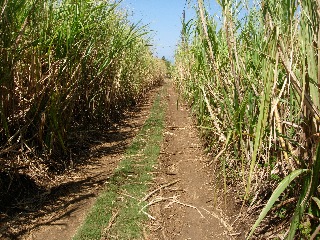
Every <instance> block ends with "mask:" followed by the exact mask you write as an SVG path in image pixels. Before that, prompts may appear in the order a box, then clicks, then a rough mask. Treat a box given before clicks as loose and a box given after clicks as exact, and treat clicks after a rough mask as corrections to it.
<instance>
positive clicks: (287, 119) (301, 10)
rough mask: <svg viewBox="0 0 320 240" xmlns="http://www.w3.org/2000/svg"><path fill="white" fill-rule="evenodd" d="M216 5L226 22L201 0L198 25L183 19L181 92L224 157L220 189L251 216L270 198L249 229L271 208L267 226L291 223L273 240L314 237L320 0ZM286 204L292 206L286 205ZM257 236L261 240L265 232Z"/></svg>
mask: <svg viewBox="0 0 320 240" xmlns="http://www.w3.org/2000/svg"><path fill="white" fill-rule="evenodd" d="M217 2H218V3H219V4H220V6H221V9H222V19H221V21H220V22H217V21H216V20H215V18H214V17H213V16H211V15H210V14H209V8H208V7H205V3H206V2H204V1H203V0H198V1H197V6H196V7H195V9H196V18H195V19H193V20H191V21H189V22H185V21H183V31H182V34H183V36H182V41H181V43H180V45H179V48H178V50H177V52H176V61H175V63H176V68H175V74H174V78H175V82H176V85H177V86H178V87H179V89H180V91H181V93H182V94H183V95H184V97H185V98H186V99H187V100H188V101H189V103H190V104H191V105H192V108H193V111H194V113H195V114H196V116H197V118H198V123H199V125H200V126H201V129H202V131H203V134H204V136H205V138H206V139H207V142H208V146H209V148H210V149H211V151H213V152H214V153H215V154H216V155H217V156H218V158H217V161H218V162H220V163H221V174H220V175H221V177H222V178H223V179H224V180H223V181H224V182H229V183H231V181H232V182H233V183H235V182H236V183H237V184H238V189H239V195H240V196H242V199H243V200H244V202H245V203H247V204H248V205H250V207H251V208H254V209H257V207H258V206H259V205H260V206H261V201H265V200H263V199H269V198H270V200H269V202H268V204H267V205H266V207H265V208H264V209H263V210H262V213H261V215H260V218H259V219H258V221H257V222H256V224H255V225H254V228H253V231H254V229H255V228H256V227H257V226H258V225H259V223H261V220H262V219H263V218H264V216H266V214H267V212H268V211H269V210H271V209H272V212H269V213H268V214H271V215H274V216H270V217H269V220H270V219H273V220H274V223H275V224H277V221H278V220H277V216H279V211H280V210H281V209H283V208H285V210H286V211H283V210H282V211H281V212H282V214H280V215H281V218H283V217H285V218H286V219H287V220H288V221H287V223H285V225H284V226H285V227H286V228H285V229H283V230H282V231H279V232H275V233H273V234H274V235H273V236H274V237H275V238H276V237H280V238H281V239H283V237H287V238H288V239H293V238H294V237H298V238H306V237H308V236H307V235H308V234H309V233H311V235H313V236H315V235H317V233H318V232H319V228H317V226H318V225H319V222H320V211H319V205H317V201H316V200H315V199H318V198H319V191H318V190H317V188H318V184H319V165H320V157H319V154H320V153H319V150H320V146H319V121H320V111H319V110H320V108H319V107H320V100H319V99H320V98H319V95H320V88H319V84H320V51H319V48H320V46H319V45H320V30H319V22H320V14H319V9H320V5H319V1H315V0H307V1H287V0H270V1H257V2H256V3H255V4H256V5H254V3H252V1H235V0H225V1H217ZM249 2H250V3H249ZM249 6H250V7H249ZM317 149H318V150H317ZM291 177H292V178H291ZM293 178H294V179H293ZM282 179H283V180H282ZM279 182H280V183H279ZM289 183H290V184H289ZM278 184H279V185H278ZM277 185H278V187H276V186H277ZM240 189H242V190H240ZM272 192H273V194H272ZM312 197H313V198H312ZM289 199H293V202H294V203H295V206H296V207H295V208H294V207H293V206H294V204H286V200H289ZM287 202H291V203H292V200H291V201H287ZM281 203H283V204H281ZM278 205H279V206H281V207H280V209H277V206H278ZM260 209H261V208H260ZM277 211H278V212H277ZM272 213H273V214H272ZM284 215H285V216H284ZM279 222H280V221H279ZM306 228H309V229H306ZM268 229H269V230H270V227H269V228H268ZM253 231H252V233H253ZM256 231H258V232H259V231H260V232H259V234H260V235H259V236H260V237H261V234H262V233H263V228H261V229H260V230H258V229H257V230H256ZM306 233H308V234H306ZM309 235H310V234H309ZM309 237H310V236H309Z"/></svg>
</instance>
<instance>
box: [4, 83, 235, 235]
mask: <svg viewBox="0 0 320 240" xmlns="http://www.w3.org/2000/svg"><path fill="white" fill-rule="evenodd" d="M165 85H166V86H165V87H166V88H167V91H168V95H167V99H166V100H167V103H168V109H167V116H166V130H165V132H164V142H163V146H162V152H161V156H160V159H159V165H158V169H157V173H156V174H155V176H156V178H155V185H154V186H153V188H155V189H156V188H158V187H160V186H163V185H166V184H168V183H173V184H172V185H170V186H167V187H161V190H160V191H157V192H156V193H155V194H152V196H151V197H150V198H149V199H148V201H150V202H151V201H153V200H154V201H158V203H156V204H152V205H151V209H150V210H151V216H153V217H154V218H155V220H154V221H151V222H150V224H149V226H147V227H146V228H148V229H149V230H148V231H147V232H145V234H144V235H145V239H147V240H148V239H149V240H156V239H163V240H167V239H168V240H169V239H170V240H175V239H176V240H180V239H181V240H186V239H192V240H193V239H195V240H198V239H201V240H205V239H217V240H219V239H233V238H232V236H231V235H230V233H232V228H231V227H230V225H229V224H228V223H227V221H225V220H224V217H223V216H222V215H221V214H220V212H218V211H217V210H216V208H215V207H214V196H215V191H214V183H213V176H212V174H213V173H212V172H209V169H208V168H207V167H205V164H206V163H207V161H208V159H207V158H206V155H205V154H204V151H203V147H202V144H201V141H200V138H199V136H198V132H197V129H196V128H195V126H194V124H193V121H192V118H191V115H190V112H189V110H188V107H187V106H186V105H183V104H179V106H178V108H177V94H176V92H175V91H174V88H173V86H172V84H171V83H170V82H167V83H166V84H165ZM151 95H152V96H151V97H150V98H149V101H147V102H146V103H145V104H143V105H142V106H140V110H139V111H135V112H128V113H127V115H126V117H125V119H126V120H125V121H123V122H122V123H120V124H119V125H115V126H114V127H113V128H112V129H110V130H108V131H106V132H105V133H103V134H102V135H101V136H100V138H99V139H95V140H94V142H97V144H96V145H94V146H93V147H92V149H90V154H89V155H90V161H89V164H86V165H83V166H78V168H77V171H75V172H70V174H69V175H68V176H60V177H61V180H60V183H59V185H58V186H57V187H56V188H53V190H52V191H50V192H49V193H46V194H47V195H46V198H47V199H53V200H48V201H44V204H42V205H41V206H40V207H39V208H38V209H37V210H36V212H35V213H31V214H30V213H28V214H25V215H19V216H17V217H16V219H15V220H12V221H9V222H8V228H10V231H11V232H13V233H15V234H14V235H11V237H9V238H7V239H23V240H43V239H48V240H49V239H50V240H68V239H72V236H73V235H74V234H75V233H76V231H77V228H78V227H79V226H80V224H81V223H82V221H83V220H84V217H85V215H86V213H87V212H88V210H89V209H90V207H91V206H92V204H93V202H94V200H95V198H96V196H97V194H98V193H99V191H100V190H101V189H102V187H103V185H104V183H105V182H106V181H107V179H108V177H109V176H110V175H111V174H112V172H113V171H114V169H115V168H116V166H117V164H118V163H119V161H120V160H121V157H122V154H123V153H124V150H125V149H126V147H127V146H128V144H129V143H130V142H131V140H132V139H133V137H134V136H135V133H136V132H137V131H138V130H139V128H140V127H141V126H142V124H143V123H144V121H145V120H146V118H147V117H148V113H149V111H150V107H151V102H152V100H153V96H155V93H153V94H151ZM0 227H1V226H0ZM0 239H5V238H1V236H0Z"/></svg>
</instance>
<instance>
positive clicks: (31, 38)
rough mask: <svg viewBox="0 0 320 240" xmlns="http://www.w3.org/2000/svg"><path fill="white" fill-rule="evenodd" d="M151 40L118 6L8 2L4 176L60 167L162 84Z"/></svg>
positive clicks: (2, 27)
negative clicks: (84, 137)
mask: <svg viewBox="0 0 320 240" xmlns="http://www.w3.org/2000/svg"><path fill="white" fill-rule="evenodd" d="M148 33H149V32H148V29H147V28H146V27H144V26H140V25H134V24H131V23H130V22H129V20H128V17H127V14H126V12H125V11H124V10H122V9H120V8H119V7H118V3H117V2H116V1H111V0H106V1H100V0H93V1H87V0H84V1H82V0H81V1H80V0H35V1H34V0H15V1H6V0H5V1H0V172H7V173H12V172H16V170H17V169H29V168H32V164H33V163H34V162H35V161H34V160H35V159H38V162H40V161H45V162H49V163H50V165H54V164H55V162H54V160H53V158H59V159H61V157H60V156H61V155H64V156H69V154H70V152H69V145H68V144H69V143H68V138H69V137H70V133H72V132H76V131H77V129H79V128H84V127H85V128H87V127H88V126H89V125H94V124H98V123H99V124H105V123H109V122H110V121H111V120H112V119H114V118H117V117H118V116H119V114H120V113H121V111H122V110H123V109H124V108H126V107H128V106H130V105H132V104H135V103H136V102H137V101H138V100H139V99H140V98H141V96H143V94H144V93H145V92H146V91H148V89H149V88H150V87H152V86H153V85H155V84H158V83H159V82H160V81H162V79H163V78H164V76H165V73H166V69H165V64H164V63H163V62H162V61H161V59H156V58H154V57H153V56H152V53H151V50H150V49H149V46H150V45H151V43H150V39H149V38H148V37H147V35H148ZM17 155H19V157H17ZM59 161H61V160H59ZM36 164H38V163H36Z"/></svg>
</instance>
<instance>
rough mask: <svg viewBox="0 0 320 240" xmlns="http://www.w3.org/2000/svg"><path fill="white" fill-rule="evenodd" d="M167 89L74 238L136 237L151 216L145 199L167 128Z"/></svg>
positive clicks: (80, 239)
mask: <svg viewBox="0 0 320 240" xmlns="http://www.w3.org/2000/svg"><path fill="white" fill-rule="evenodd" d="M163 95H164V90H162V91H161V92H160V94H159V95H158V96H157V98H156V99H155V102H154V104H153V107H152V109H151V113H150V115H149V118H148V119H147V120H146V122H145V124H144V125H143V127H142V129H141V130H140V132H139V133H138V135H137V136H136V137H135V139H134V140H133V142H132V144H131V145H130V146H129V147H128V149H127V150H126V153H125V155H124V157H123V160H122V161H121V162H120V164H119V166H118V168H117V169H116V171H115V173H114V174H113V175H112V177H110V179H109V180H108V182H107V183H106V187H105V190H104V191H102V193H101V194H100V195H99V197H98V198H97V200H96V203H95V204H94V206H93V208H92V209H91V211H90V212H89V214H88V216H87V217H86V219H85V221H84V223H83V225H82V226H81V227H80V229H79V230H78V232H77V234H76V235H75V237H74V238H73V240H83V239H135V238H139V237H141V236H142V233H143V227H142V226H143V221H145V220H146V219H147V213H146V212H145V211H146V209H144V206H145V205H146V203H145V202H143V201H141V199H143V197H144V196H145V195H146V194H147V191H148V184H149V183H150V182H151V180H152V172H153V171H154V166H155V165H156V164H157V158H158V156H159V153H160V147H161V142H162V137H163V135H162V132H163V129H164V114H165V104H164V103H162V102H161V99H163V97H162V96H163Z"/></svg>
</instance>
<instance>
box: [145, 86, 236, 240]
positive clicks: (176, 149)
mask: <svg viewBox="0 0 320 240" xmlns="http://www.w3.org/2000/svg"><path fill="white" fill-rule="evenodd" d="M167 102H168V107H167V114H166V130H165V132H164V143H163V146H162V152H161V156H160V159H159V165H158V169H157V174H156V175H157V177H156V179H155V182H156V185H157V186H158V188H161V189H160V190H159V191H158V192H157V194H155V195H154V196H153V197H152V198H150V199H149V200H148V201H149V202H150V205H151V216H152V217H153V218H154V221H153V222H152V224H151V225H150V227H149V229H150V232H151V234H150V235H149V236H148V239H150V240H156V239H159V240H160V239H161V240H162V239H163V240H169V239H170V240H187V239H192V240H198V239H199V240H200V239H201V240H206V239H217V240H219V239H234V236H235V234H233V233H232V232H233V229H232V227H231V226H230V225H229V224H228V222H227V221H226V220H224V219H226V217H225V216H223V215H222V213H221V211H218V210H217V209H216V207H215V206H214V199H215V197H214V196H215V194H217V192H219V191H215V190H214V187H215V183H214V177H213V172H212V171H210V169H209V167H207V166H206V164H207V163H208V162H209V159H207V155H205V154H204V149H203V145H202V143H201V141H200V138H199V135H198V131H197V129H196V127H195V126H194V124H193V121H192V118H191V114H190V112H189V108H188V107H187V106H186V105H184V104H177V103H178V102H177V93H176V92H175V91H174V89H173V87H172V85H171V84H169V86H168V95H167ZM168 185H170V186H168ZM164 186H167V187H164ZM155 188H156V187H155ZM153 203H154V204H153Z"/></svg>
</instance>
